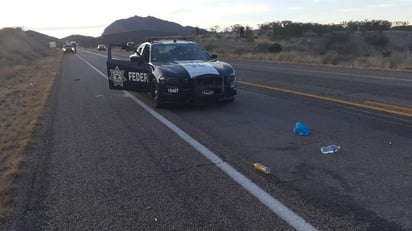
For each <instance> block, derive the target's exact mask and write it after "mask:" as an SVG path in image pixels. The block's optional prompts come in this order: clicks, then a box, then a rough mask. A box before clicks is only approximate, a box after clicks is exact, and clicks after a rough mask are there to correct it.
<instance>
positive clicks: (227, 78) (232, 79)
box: [225, 73, 236, 83]
mask: <svg viewBox="0 0 412 231" xmlns="http://www.w3.org/2000/svg"><path fill="white" fill-rule="evenodd" d="M225 82H226V83H231V82H236V75H235V73H232V74H229V75H225Z"/></svg>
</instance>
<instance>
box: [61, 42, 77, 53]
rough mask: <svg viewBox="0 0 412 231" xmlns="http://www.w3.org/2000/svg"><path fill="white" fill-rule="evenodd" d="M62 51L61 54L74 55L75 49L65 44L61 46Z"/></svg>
mask: <svg viewBox="0 0 412 231" xmlns="http://www.w3.org/2000/svg"><path fill="white" fill-rule="evenodd" d="M62 50H63V53H64V54H67V53H72V54H74V53H76V48H75V47H73V46H72V45H71V44H65V45H63V48H62Z"/></svg>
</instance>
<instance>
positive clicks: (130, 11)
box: [0, 0, 412, 38]
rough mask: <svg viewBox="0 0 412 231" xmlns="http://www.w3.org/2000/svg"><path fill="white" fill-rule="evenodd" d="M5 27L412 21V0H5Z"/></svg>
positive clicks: (0, 17) (63, 32)
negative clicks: (149, 21)
mask: <svg viewBox="0 0 412 231" xmlns="http://www.w3.org/2000/svg"><path fill="white" fill-rule="evenodd" d="M6 1H7V2H6V3H2V13H1V14H0V28H2V27H23V28H24V29H31V30H35V31H38V32H41V33H44V34H47V35H51V36H55V37H57V38H62V37H66V36H68V35H72V34H82V35H89V36H95V37H96V36H100V35H101V33H102V32H103V30H104V28H105V27H106V26H108V25H109V24H110V23H112V22H114V21H115V20H117V19H124V18H129V17H132V16H135V15H138V16H142V17H145V16H154V17H157V18H160V19H164V20H168V21H173V22H177V23H179V24H181V25H183V26H198V27H201V28H204V29H210V28H211V27H213V26H216V25H217V26H219V27H220V28H221V29H223V28H225V27H227V26H230V25H234V24H241V25H244V26H250V27H253V28H257V26H258V24H262V23H266V22H273V21H283V20H290V21H293V22H312V23H322V24H329V23H341V22H343V21H350V20H388V21H391V22H394V21H408V22H409V23H410V24H412V0H376V1H371V0H366V1H353V0H346V1H342V0H290V1H280V0H254V1H250V0H207V1H193V0H175V1H171V0H167V1H165V0H158V1H147V4H145V3H144V1H136V0H117V1H100V3H95V2H92V1H87V0H82V1H80V0H70V1H55V0H37V1H30V0H12V1H8V0H6Z"/></svg>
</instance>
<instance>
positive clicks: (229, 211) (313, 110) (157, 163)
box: [2, 50, 412, 230]
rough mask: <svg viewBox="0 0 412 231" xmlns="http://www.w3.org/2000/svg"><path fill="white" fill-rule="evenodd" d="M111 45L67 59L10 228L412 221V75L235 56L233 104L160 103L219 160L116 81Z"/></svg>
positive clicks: (357, 225)
mask: <svg viewBox="0 0 412 231" xmlns="http://www.w3.org/2000/svg"><path fill="white" fill-rule="evenodd" d="M102 54H103V53H100V55H96V54H92V53H90V52H85V51H82V50H80V51H79V52H78V54H76V55H66V56H65V57H64V62H63V67H62V70H61V75H60V76H59V78H58V79H57V80H56V83H55V87H54V90H53V94H52V95H51V97H50V100H49V103H48V107H47V111H46V113H45V115H44V118H43V122H42V126H41V129H40V131H39V132H38V134H37V135H36V139H35V142H34V144H33V146H32V147H31V149H30V150H29V153H28V160H27V162H26V172H25V175H24V176H23V177H21V178H19V179H18V182H17V185H16V189H15V191H16V195H17V197H16V203H15V204H14V208H13V211H12V214H11V216H10V218H9V219H8V220H7V222H6V223H5V224H3V226H2V229H3V230H293V229H294V228H293V227H295V228H296V227H303V228H302V230H305V228H308V227H309V228H310V227H314V228H316V229H318V230H412V199H411V196H410V195H411V193H412V172H411V171H412V153H411V148H410V145H411V143H412V142H411V135H410V134H411V131H412V119H411V118H412V109H411V106H412V105H411V104H412V99H411V98H412V94H411V92H412V75H411V73H401V72H380V71H371V70H353V69H342V68H320V67H316V66H302V65H286V64H282V65H280V64H279V65H275V64H264V63H249V62H248V63H242V62H231V63H232V65H233V66H234V67H235V69H236V71H237V76H238V79H239V90H238V93H239V94H238V97H237V98H236V100H235V102H233V103H229V104H209V105H197V106H190V107H171V108H167V109H161V110H155V111H156V112H158V113H159V114H160V115H161V116H162V118H164V119H165V120H167V121H169V122H171V123H173V124H174V125H176V127H177V129H178V130H179V131H183V132H184V135H183V137H185V136H186V135H187V136H190V139H193V140H195V142H199V143H200V144H202V145H203V147H205V148H206V149H207V151H210V152H211V153H213V154H216V155H217V156H218V157H219V158H220V159H218V161H216V162H213V161H210V160H209V159H208V158H206V157H205V156H204V155H203V154H202V153H201V152H202V151H199V150H203V149H202V148H200V149H199V148H198V147H197V146H196V145H193V143H192V145H190V144H189V143H190V142H189V143H188V142H187V141H185V140H184V139H182V137H181V136H178V135H177V134H176V131H173V130H172V129H170V128H168V127H166V126H165V125H164V124H162V123H161V122H160V121H159V119H158V118H155V117H154V116H153V113H149V112H150V111H149V112H148V111H147V109H145V107H142V106H141V105H139V102H141V103H145V104H147V105H151V99H150V98H149V97H148V95H147V94H144V93H134V92H132V93H128V92H123V91H115V90H109V89H108V83H107V80H106V79H105V78H104V76H102V73H103V74H104V73H106V69H105V58H104V57H103V55H102ZM149 108H150V107H149ZM149 110H151V109H149ZM298 121H301V122H304V123H305V124H306V125H307V126H308V127H309V128H310V129H311V134H310V135H309V136H307V137H303V136H299V135H295V134H293V132H292V129H293V127H294V126H295V123H296V122H298ZM329 144H338V145H340V146H341V147H342V149H341V150H340V151H339V152H337V153H335V154H330V155H323V154H321V153H320V147H322V146H325V145H329ZM194 146H195V147H194ZM252 162H261V163H263V164H265V165H267V166H268V167H270V168H271V169H272V173H271V174H270V175H265V174H262V173H260V172H257V171H255V170H254V168H253V167H252V165H251V163H252ZM226 165H229V166H231V167H233V168H234V169H236V170H237V171H238V172H239V173H240V174H242V175H243V176H245V177H246V181H247V182H246V184H247V185H250V183H252V184H256V186H257V188H258V190H263V192H265V193H267V194H268V195H269V197H264V198H265V199H264V200H262V199H259V197H258V196H256V195H255V194H254V191H253V190H252V192H250V191H248V188H247V186H246V187H244V186H241V185H239V183H238V182H237V181H236V179H238V178H236V177H235V179H233V176H232V177H231V176H230V173H229V174H227V173H226V172H225V171H226ZM222 169H223V170H222ZM258 194H259V193H258ZM272 199H275V200H276V201H279V202H281V203H282V204H283V205H284V206H286V207H287V208H289V209H290V211H293V214H292V215H296V217H294V216H292V218H290V217H291V216H290V214H288V213H282V212H280V215H279V214H277V213H276V212H274V211H273V210H274V209H273V208H271V207H268V206H270V205H271V204H270V201H272ZM260 200H261V201H262V202H261V201H260ZM275 210H276V209H275ZM285 214H286V215H285ZM285 217H286V218H285ZM288 217H289V218H288ZM288 219H289V220H288ZM296 219H302V220H303V221H304V224H303V226H299V225H301V224H302V223H300V220H298V222H295V221H296ZM296 224H297V225H296ZM294 225H295V226H294ZM305 225H308V226H305Z"/></svg>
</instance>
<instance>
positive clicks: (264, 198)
mask: <svg viewBox="0 0 412 231" xmlns="http://www.w3.org/2000/svg"><path fill="white" fill-rule="evenodd" d="M78 57H79V58H80V59H81V60H83V62H85V63H86V64H87V65H88V66H90V67H91V68H92V69H93V70H95V71H96V72H97V73H99V74H100V75H101V77H103V78H104V79H106V80H107V79H108V77H107V76H106V75H105V74H104V73H102V72H101V71H99V70H98V69H97V68H96V67H94V66H93V65H92V64H90V63H89V62H88V61H86V60H85V59H84V58H82V57H81V56H78ZM123 92H124V93H125V94H126V95H127V96H128V97H129V98H130V99H132V100H133V101H134V102H135V103H136V104H138V105H139V106H141V107H142V108H143V109H144V110H145V111H147V112H148V113H150V114H151V115H152V116H153V117H155V118H156V119H158V120H159V121H160V122H161V123H162V124H164V125H165V126H166V127H168V128H170V129H171V130H172V131H173V132H175V133H176V134H177V135H178V136H179V137H180V138H182V139H183V140H184V141H186V142H187V143H188V144H190V145H191V146H192V147H194V148H195V149H196V150H198V151H199V152H200V153H201V154H202V155H203V156H204V157H206V158H207V159H209V160H210V161H211V162H212V163H214V164H215V165H216V166H217V167H218V168H220V169H221V170H222V171H223V172H225V173H226V174H227V175H228V176H230V177H231V178H232V179H233V180H234V181H235V182H237V183H238V184H240V185H241V186H242V187H243V188H244V189H246V190H247V191H248V192H249V193H251V194H252V195H253V196H254V197H256V198H257V199H258V200H259V201H260V202H262V203H263V204H264V205H266V206H267V207H268V208H269V209H270V210H272V212H274V213H275V214H276V215H277V216H279V217H280V218H281V219H283V220H284V221H286V222H287V223H288V224H289V225H290V226H292V227H293V228H295V229H296V230H299V231H315V230H317V229H316V228H315V227H313V226H312V225H311V224H309V223H308V222H306V221H305V220H304V219H303V218H301V217H300V216H299V215H297V214H296V213H294V212H293V211H292V210H290V209H289V208H288V207H286V206H284V205H283V204H282V203H281V202H280V201H278V200H277V199H275V198H274V197H272V196H271V195H270V194H269V193H267V192H265V191H264V190H263V189H261V188H260V187H259V186H257V185H256V184H255V183H253V182H252V181H251V180H250V179H249V178H247V177H245V176H244V175H243V174H241V173H240V172H238V171H237V170H236V169H235V168H233V167H232V166H231V165H230V164H228V163H227V162H225V161H223V160H222V159H221V158H220V157H219V156H217V155H216V154H215V153H213V152H212V151H210V150H209V149H208V148H207V147H205V146H204V145H202V144H201V143H199V142H198V141H197V140H195V139H194V138H192V137H191V136H190V135H189V134H187V133H186V132H184V131H183V130H182V129H180V128H178V127H177V126H176V125H175V124H173V123H172V122H170V121H169V120H167V119H166V118H165V117H163V116H162V115H160V114H159V113H157V112H156V111H155V110H153V109H152V108H151V107H149V106H147V105H146V104H145V103H143V102H142V101H141V100H139V99H138V98H136V97H135V96H134V95H132V94H130V93H129V92H128V91H123Z"/></svg>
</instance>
